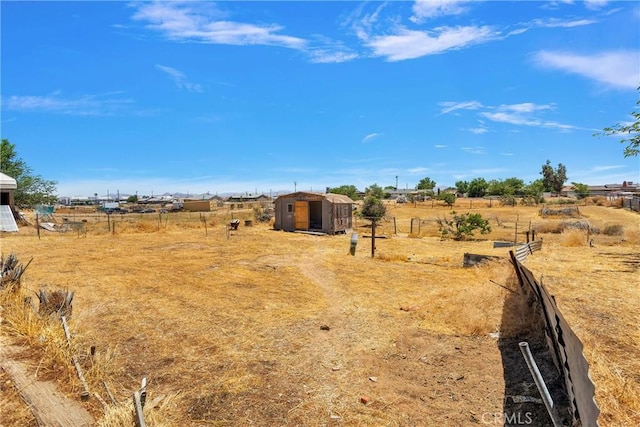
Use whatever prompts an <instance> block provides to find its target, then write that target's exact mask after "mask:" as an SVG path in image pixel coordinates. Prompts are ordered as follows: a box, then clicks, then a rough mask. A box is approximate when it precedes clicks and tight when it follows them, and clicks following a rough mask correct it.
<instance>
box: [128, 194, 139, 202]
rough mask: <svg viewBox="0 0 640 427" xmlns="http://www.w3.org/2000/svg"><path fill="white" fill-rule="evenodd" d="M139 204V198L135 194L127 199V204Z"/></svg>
mask: <svg viewBox="0 0 640 427" xmlns="http://www.w3.org/2000/svg"><path fill="white" fill-rule="evenodd" d="M137 202H138V196H137V195H135V194H132V195H131V196H129V197H127V203H137Z"/></svg>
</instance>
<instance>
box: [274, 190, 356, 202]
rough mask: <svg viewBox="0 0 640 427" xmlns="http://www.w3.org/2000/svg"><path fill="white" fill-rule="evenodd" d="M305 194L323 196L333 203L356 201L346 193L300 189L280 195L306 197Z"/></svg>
mask: <svg viewBox="0 0 640 427" xmlns="http://www.w3.org/2000/svg"><path fill="white" fill-rule="evenodd" d="M305 196H316V197H323V198H325V199H327V200H329V201H330V202H331V203H355V202H354V201H353V200H351V198H350V197H349V196H345V195H344V194H335V193H312V192H309V191H298V192H296V193H289V194H281V195H280V196H278V199H280V198H287V199H290V198H296V197H305Z"/></svg>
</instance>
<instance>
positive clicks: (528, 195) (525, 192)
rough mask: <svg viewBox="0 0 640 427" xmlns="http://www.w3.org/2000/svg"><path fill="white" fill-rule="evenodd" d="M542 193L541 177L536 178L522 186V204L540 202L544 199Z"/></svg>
mask: <svg viewBox="0 0 640 427" xmlns="http://www.w3.org/2000/svg"><path fill="white" fill-rule="evenodd" d="M543 193H544V185H543V183H542V179H536V180H535V181H532V182H530V183H529V184H528V185H525V186H524V187H523V188H522V204H524V205H529V206H530V205H537V204H538V203H542V202H543V201H544V198H543V197H542V194H543Z"/></svg>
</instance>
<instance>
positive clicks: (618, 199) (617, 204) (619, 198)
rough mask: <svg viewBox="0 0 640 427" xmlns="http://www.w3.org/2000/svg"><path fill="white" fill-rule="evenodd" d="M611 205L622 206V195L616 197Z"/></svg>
mask: <svg viewBox="0 0 640 427" xmlns="http://www.w3.org/2000/svg"><path fill="white" fill-rule="evenodd" d="M611 206H612V207H614V208H622V207H623V206H624V199H623V198H622V197H618V198H617V199H614V200H613V201H612V202H611Z"/></svg>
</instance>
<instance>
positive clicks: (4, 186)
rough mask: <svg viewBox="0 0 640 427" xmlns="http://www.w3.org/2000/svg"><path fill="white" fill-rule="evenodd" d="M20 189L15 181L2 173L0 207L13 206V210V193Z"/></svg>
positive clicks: (0, 179) (0, 178) (0, 173)
mask: <svg viewBox="0 0 640 427" xmlns="http://www.w3.org/2000/svg"><path fill="white" fill-rule="evenodd" d="M17 188H18V184H17V182H16V180H15V179H13V178H11V177H10V176H9V175H5V174H3V173H2V172H0V205H6V206H11V208H12V209H13V205H14V198H13V192H14V191H15V190H16V189H17Z"/></svg>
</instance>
